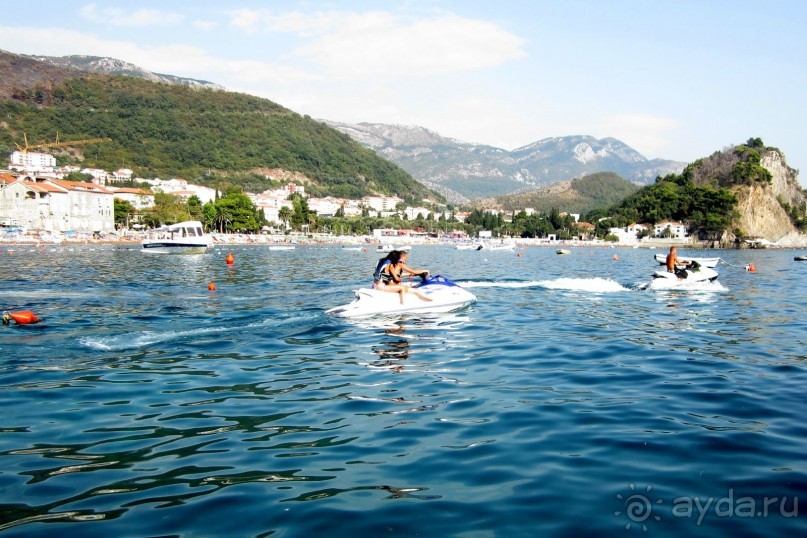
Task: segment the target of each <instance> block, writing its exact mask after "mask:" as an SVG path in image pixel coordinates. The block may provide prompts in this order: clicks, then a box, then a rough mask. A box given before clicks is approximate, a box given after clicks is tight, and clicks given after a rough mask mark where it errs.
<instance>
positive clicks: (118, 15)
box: [79, 4, 184, 26]
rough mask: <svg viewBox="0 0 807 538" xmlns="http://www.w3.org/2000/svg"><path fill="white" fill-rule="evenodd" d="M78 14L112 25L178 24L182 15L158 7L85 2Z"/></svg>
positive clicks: (181, 19)
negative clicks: (131, 6) (122, 7)
mask: <svg viewBox="0 0 807 538" xmlns="http://www.w3.org/2000/svg"><path fill="white" fill-rule="evenodd" d="M79 14H80V15H81V16H82V17H84V18H85V19H87V20H90V21H93V22H98V23H101V24H105V25H112V26H155V25H172V24H179V23H181V22H182V21H183V20H184V16H183V15H181V14H179V13H173V12H170V11H161V10H159V9H136V10H133V11H125V10H123V9H119V8H110V7H98V6H97V5H96V4H87V5H85V6H84V7H82V8H81V9H80V10H79Z"/></svg>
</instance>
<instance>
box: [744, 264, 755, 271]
mask: <svg viewBox="0 0 807 538" xmlns="http://www.w3.org/2000/svg"><path fill="white" fill-rule="evenodd" d="M745 270H746V271H748V272H749V273H756V272H757V268H756V267H754V264H753V263H749V264H748V265H746V266H745Z"/></svg>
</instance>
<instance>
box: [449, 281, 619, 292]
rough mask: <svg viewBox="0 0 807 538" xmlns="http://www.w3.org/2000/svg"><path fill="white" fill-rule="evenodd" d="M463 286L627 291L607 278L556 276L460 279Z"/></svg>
mask: <svg viewBox="0 0 807 538" xmlns="http://www.w3.org/2000/svg"><path fill="white" fill-rule="evenodd" d="M458 284H459V285H461V286H462V287H463V288H544V289H549V290H569V291H587V292H592V293H612V292H621V291H629V289H628V288H626V287H624V286H623V285H622V284H620V283H619V282H616V281H615V280H611V279H608V278H599V277H597V278H557V279H555V280H529V281H523V282H518V281H517V282H514V281H492V282H486V281H462V282H458Z"/></svg>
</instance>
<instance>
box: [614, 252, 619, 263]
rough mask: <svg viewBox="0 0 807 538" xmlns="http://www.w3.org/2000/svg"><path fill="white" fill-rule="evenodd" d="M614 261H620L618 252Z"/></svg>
mask: <svg viewBox="0 0 807 538" xmlns="http://www.w3.org/2000/svg"><path fill="white" fill-rule="evenodd" d="M614 261H615V262H618V261H619V256H617V255H616V254H614Z"/></svg>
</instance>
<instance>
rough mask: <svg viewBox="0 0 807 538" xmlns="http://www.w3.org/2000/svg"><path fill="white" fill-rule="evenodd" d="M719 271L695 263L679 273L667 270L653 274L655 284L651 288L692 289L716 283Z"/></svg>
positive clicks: (651, 284) (652, 283)
mask: <svg viewBox="0 0 807 538" xmlns="http://www.w3.org/2000/svg"><path fill="white" fill-rule="evenodd" d="M718 276H719V275H718V274H717V271H715V270H714V269H712V268H710V267H703V266H701V265H700V264H699V263H698V262H693V264H692V265H690V266H688V267H687V268H686V269H685V270H684V271H679V272H677V273H670V272H668V271H667V270H666V269H664V270H658V271H655V272H654V273H653V282H651V283H650V287H653V288H678V287H692V285H693V284H694V285H698V284H702V283H705V282H714V281H715V280H717V277H718Z"/></svg>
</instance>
